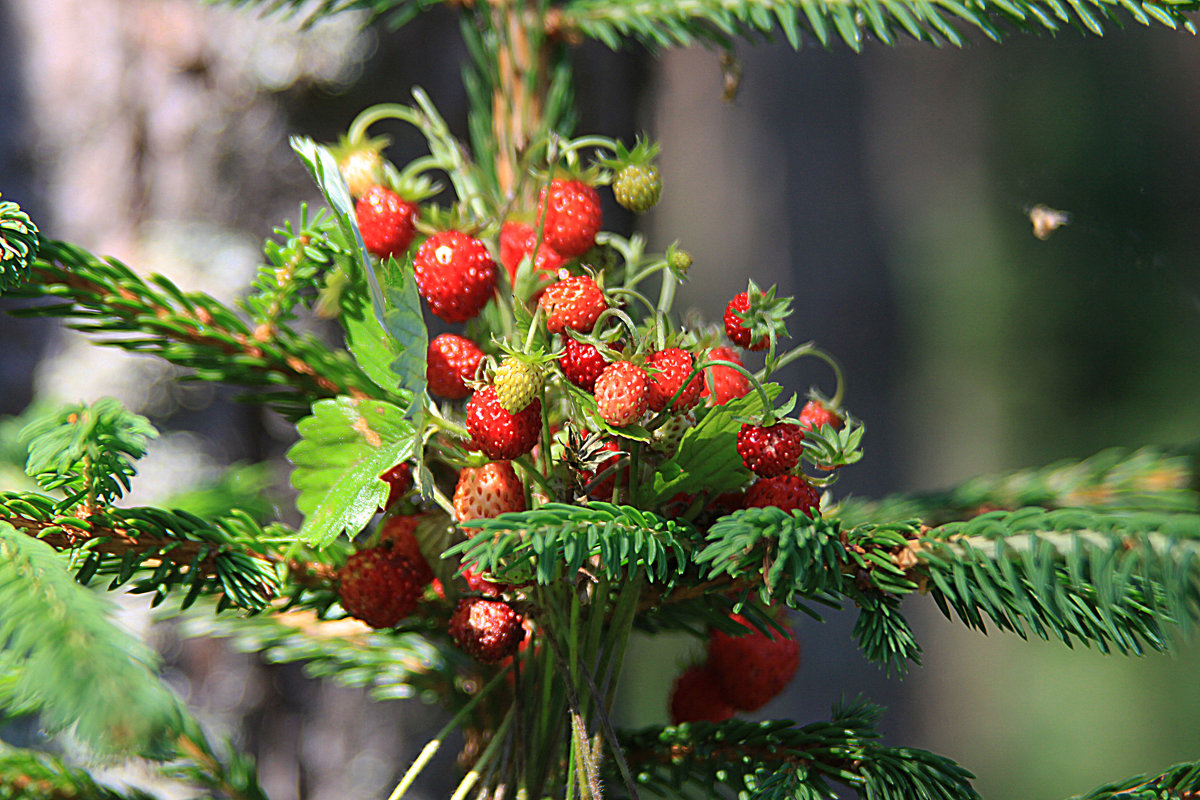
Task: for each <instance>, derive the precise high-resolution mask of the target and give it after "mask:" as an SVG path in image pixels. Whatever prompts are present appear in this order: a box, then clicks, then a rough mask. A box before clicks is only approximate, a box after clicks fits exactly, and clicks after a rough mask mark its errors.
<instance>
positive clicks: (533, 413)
mask: <svg viewBox="0 0 1200 800" xmlns="http://www.w3.org/2000/svg"><path fill="white" fill-rule="evenodd" d="M467 431H468V432H470V434H471V436H472V437H473V438H474V439H475V444H477V445H478V446H479V449H480V450H482V451H483V453H484V455H486V456H487V457H488V458H493V459H497V460H504V461H509V460H511V459H514V458H517V457H518V456H523V455H525V454H526V453H528V452H529V451H530V450H532V449H533V446H534V445H535V444H537V440H538V436H539V435H540V434H541V432H542V401H541V400H538V399H534V400H532V401H531V402H530V403H529V405H527V406H525V408H523V409H521V410H520V411H518V412H517V413H515V414H510V413H509V412H507V411H505V410H504V406H502V405H501V404H500V398H499V397H498V396H497V395H496V387H495V386H485V387H483V388H482V389H480V390H479V391H477V392H475V394H473V395H472V396H471V399H470V400H468V401H467Z"/></svg>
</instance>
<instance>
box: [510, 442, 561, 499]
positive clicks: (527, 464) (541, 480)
mask: <svg viewBox="0 0 1200 800" xmlns="http://www.w3.org/2000/svg"><path fill="white" fill-rule="evenodd" d="M543 449H544V445H543ZM513 463H514V464H517V465H519V466H520V467H521V470H522V471H523V472H524V473H525V474H526V476H527V477H528V478H529V479H530V480H531V481H533V482H534V483H536V484H537V485H538V487H539V488H540V489H542V491H544V492H546V494H547V496H553V495H551V493H550V482H549V481H548V480H547V479H546V477H545V476H544V475H542V473H540V472H538V468H537V467H536V466H534V464H533V462H532V461H530V460H529V456H517V457H516V458H514V459H513Z"/></svg>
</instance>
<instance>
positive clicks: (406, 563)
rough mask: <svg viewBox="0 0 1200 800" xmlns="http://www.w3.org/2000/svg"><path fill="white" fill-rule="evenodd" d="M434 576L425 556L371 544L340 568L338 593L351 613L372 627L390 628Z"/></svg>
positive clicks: (407, 609)
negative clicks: (414, 555) (412, 556)
mask: <svg viewBox="0 0 1200 800" xmlns="http://www.w3.org/2000/svg"><path fill="white" fill-rule="evenodd" d="M431 580H433V572H432V571H431V570H430V569H429V565H428V564H427V563H425V559H423V558H422V559H412V558H409V557H407V556H405V555H403V554H401V553H397V552H395V551H393V549H392V548H390V547H386V548H384V547H371V548H368V549H366V550H359V551H358V552H357V553H355V554H354V555H352V556H350V558H348V559H347V560H346V564H345V565H344V566H343V567H342V568H341V569H340V570H338V596H339V597H340V598H341V602H342V607H343V608H345V609H346V612H347V613H348V614H350V615H351V616H352V617H356V618H358V619H361V620H362V621H363V622H365V623H367V624H368V625H370V626H371V627H372V628H391V627H394V626H395V625H396V624H397V623H398V622H400V620H402V619H404V618H405V617H407V616H408V615H409V614H411V613H412V612H413V611H414V610H415V609H416V607H417V602H418V601H419V600H420V599H421V595H422V594H423V593H424V591H425V587H426V586H428V585H429V582H430V581H431Z"/></svg>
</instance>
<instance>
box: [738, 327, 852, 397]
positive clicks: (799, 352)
mask: <svg viewBox="0 0 1200 800" xmlns="http://www.w3.org/2000/svg"><path fill="white" fill-rule="evenodd" d="M804 356H814V357H816V358H819V359H821V360H822V361H824V362H825V363H826V364H828V365H829V368H830V369H832V370H833V377H834V380H835V381H836V388H835V389H834V393H833V397H832V398H830V400H829V405H830V406H831V407H832V408H834V409H838V408H841V406H842V399H843V398H844V397H845V394H846V379H845V375H844V374H843V373H842V367H841V365H840V364H838V362H837V360H836V359H835V358H834V357H833V356H831V355H829V354H828V353H826V352H825V351H824V350H821V349H820V348H818V347H816V346H815V345H814V344H813V343H812V342H806V343H804V344H802V345H798V346H796V347H794V348H792V349H791V350H789V351H788V352H786V353H784V354H783V355H782V356H780V357H779V360H778V361H777V362H776V363H775V364H773V365H771V372H774V371H776V370H779V369H782V368H783V367H785V366H787V365H788V364H790V363H792V362H793V361H795V360H796V359H798V358H803V357H804ZM771 372H768V371H767V370H766V369H765V368H764V369H763V370H762V371H760V372H759V373H758V376H759V378H760V379H762V380H766V379H767V378H769V377H770V376H771Z"/></svg>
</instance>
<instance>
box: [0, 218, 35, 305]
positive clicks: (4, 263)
mask: <svg viewBox="0 0 1200 800" xmlns="http://www.w3.org/2000/svg"><path fill="white" fill-rule="evenodd" d="M38 242H39V237H38V229H37V225H34V224H33V220H31V219H30V218H29V215H28V214H26V213H25V212H24V211H22V210H21V207H20V206H19V205H17V204H16V203H13V202H11V201H9V200H0V292H3V291H4V290H5V289H9V288H11V287H13V286H16V285H17V284H19V283H22V282H23V281H25V280H26V279H27V278H28V277H29V268H30V266H31V265H32V264H33V260H34V258H36V257H37V252H38Z"/></svg>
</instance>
